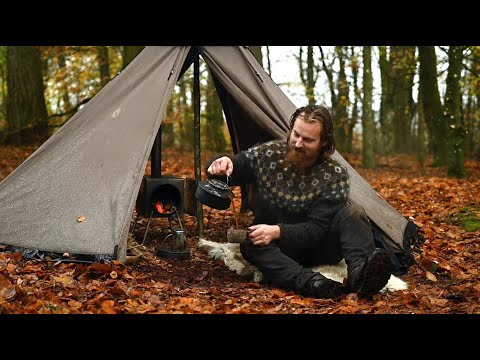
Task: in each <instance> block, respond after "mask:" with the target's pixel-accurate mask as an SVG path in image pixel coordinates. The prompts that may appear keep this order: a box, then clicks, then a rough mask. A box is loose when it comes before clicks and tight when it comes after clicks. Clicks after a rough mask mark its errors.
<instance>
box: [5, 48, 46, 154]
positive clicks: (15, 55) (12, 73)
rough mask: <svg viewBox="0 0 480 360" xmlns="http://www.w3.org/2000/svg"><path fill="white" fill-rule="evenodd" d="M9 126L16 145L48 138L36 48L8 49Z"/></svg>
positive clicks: (39, 58)
mask: <svg viewBox="0 0 480 360" xmlns="http://www.w3.org/2000/svg"><path fill="white" fill-rule="evenodd" d="M7 89H8V96H7V123H8V127H9V132H10V133H11V134H12V136H13V137H12V138H11V142H12V143H13V144H16V145H24V144H28V143H43V142H44V141H45V140H47V139H48V137H49V135H50V134H49V129H48V114H47V108H46V105H45V94H44V85H43V76H42V61H41V56H40V51H39V50H38V49H37V48H36V47H33V46H9V47H8V49H7Z"/></svg>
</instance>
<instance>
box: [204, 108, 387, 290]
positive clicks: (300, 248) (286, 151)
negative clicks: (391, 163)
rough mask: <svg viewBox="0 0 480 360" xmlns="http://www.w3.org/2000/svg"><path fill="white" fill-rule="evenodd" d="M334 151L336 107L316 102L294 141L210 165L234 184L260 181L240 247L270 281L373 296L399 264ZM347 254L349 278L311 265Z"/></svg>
mask: <svg viewBox="0 0 480 360" xmlns="http://www.w3.org/2000/svg"><path fill="white" fill-rule="evenodd" d="M334 151H335V138H334V131H333V122H332V118H331V116H330V113H329V111H328V109H327V108H326V107H324V106H317V105H308V106H305V107H301V108H299V109H297V110H296V111H295V112H294V114H293V115H292V117H291V119H290V132H289V134H288V137H287V141H285V140H274V141H269V142H266V143H263V144H258V145H255V146H253V147H251V148H249V149H247V150H245V151H242V152H240V153H238V154H237V155H236V156H234V157H230V156H222V157H219V158H216V159H212V160H210V161H209V162H208V163H207V173H208V174H209V176H213V177H216V178H218V179H220V180H223V181H226V176H228V177H229V181H228V183H229V185H241V184H248V183H254V184H255V189H256V194H255V197H254V198H255V203H254V206H253V213H254V215H255V217H254V220H253V224H252V225H251V226H250V227H249V230H250V233H249V235H248V236H247V238H246V239H245V240H244V241H243V242H242V243H241V245H240V250H241V253H242V256H243V257H244V258H245V260H247V261H248V262H250V263H251V264H253V265H255V266H256V267H257V268H258V269H259V270H260V271H261V272H262V273H263V275H264V279H265V280H266V281H267V282H269V283H271V284H272V285H273V286H277V287H280V288H283V289H286V290H293V291H295V292H296V293H299V294H301V295H304V296H311V297H315V298H336V297H338V296H341V295H343V294H346V293H349V292H354V293H357V294H359V295H360V296H363V297H371V296H372V295H374V294H376V293H378V292H379V291H380V290H381V289H382V288H383V287H384V286H385V285H386V283H387V282H388V279H389V278H390V275H391V273H392V271H393V264H392V262H391V260H390V257H389V255H388V252H387V251H386V250H383V249H379V248H376V247H375V241H374V238H373V232H372V228H371V226H370V222H369V219H368V217H367V215H366V214H365V210H364V209H363V207H361V206H359V205H355V204H349V203H348V194H349V191H350V186H349V176H348V172H347V169H346V168H345V167H344V166H343V165H341V164H339V163H338V162H337V161H335V160H333V159H332V158H331V155H332V154H333V153H334ZM342 258H344V259H345V261H346V263H347V271H348V279H347V281H346V283H345V284H342V283H339V282H336V281H333V280H330V279H328V278H326V277H324V276H323V275H321V274H319V273H316V272H313V271H312V270H311V269H310V268H309V266H313V265H319V264H337V263H338V262H339V261H340V260H342Z"/></svg>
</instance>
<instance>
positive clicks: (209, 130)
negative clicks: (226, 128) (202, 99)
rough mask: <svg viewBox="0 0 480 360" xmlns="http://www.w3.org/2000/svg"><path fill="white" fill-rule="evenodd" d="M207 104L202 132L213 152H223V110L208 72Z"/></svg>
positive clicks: (224, 145) (224, 141) (224, 142)
mask: <svg viewBox="0 0 480 360" xmlns="http://www.w3.org/2000/svg"><path fill="white" fill-rule="evenodd" d="M206 95H207V96H206V101H207V105H206V107H205V117H206V124H205V129H204V130H205V131H204V133H205V134H206V135H207V137H208V142H207V148H208V149H210V150H213V151H214V152H217V153H219V152H223V151H225V147H226V146H227V142H226V140H225V136H224V134H223V124H224V119H223V112H222V104H221V103H220V98H219V97H218V94H217V90H216V89H215V83H214V82H213V78H212V75H211V74H210V72H208V82H207V94H206Z"/></svg>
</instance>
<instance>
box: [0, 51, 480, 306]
mask: <svg viewBox="0 0 480 360" xmlns="http://www.w3.org/2000/svg"><path fill="white" fill-rule="evenodd" d="M250 49H251V50H252V52H253V53H254V55H255V56H256V57H257V59H258V60H259V61H260V62H261V63H262V65H263V66H264V68H265V69H266V70H267V72H268V73H269V74H270V75H271V76H272V78H274V79H275V76H276V75H275V74H272V69H273V68H274V67H273V66H272V60H271V58H270V52H271V50H272V47H268V46H251V47H250ZM141 50H142V47H135V46H45V47H43V46H0V144H1V145H0V181H1V180H2V179H3V178H5V177H6V176H8V174H9V173H10V172H11V171H13V170H14V169H15V168H16V167H17V166H18V165H19V164H20V163H21V162H22V161H23V160H25V159H26V157H28V156H29V154H31V153H32V152H33V151H34V150H35V149H36V148H37V147H38V146H39V145H40V144H42V143H43V142H44V141H45V140H46V139H48V138H49V136H51V135H52V134H53V133H54V132H55V131H57V130H58V129H59V128H60V127H61V126H62V125H63V124H64V123H65V122H66V121H68V119H69V118H70V117H71V116H72V115H74V114H75V112H76V111H78V110H79V109H80V107H81V106H83V105H85V104H86V103H88V101H89V100H90V99H91V98H92V97H93V96H94V95H95V94H96V93H97V92H98V91H99V90H100V89H101V88H102V87H103V86H104V85H105V84H106V83H107V82H108V81H109V80H110V79H112V78H113V77H114V76H115V75H116V74H118V73H119V72H120V71H121V70H122V68H124V67H125V66H126V65H127V64H128V63H129V62H130V61H131V60H132V59H133V58H134V57H135V56H136V55H137V54H138V53H139V51H141ZM294 61H295V62H296V68H297V71H298V79H299V81H298V83H297V84H281V85H282V89H285V88H288V87H289V86H296V87H297V88H301V89H303V91H304V96H305V99H306V102H308V103H322V104H325V105H327V106H328V107H329V108H330V109H331V111H332V114H333V116H334V119H335V131H336V140H337V148H338V150H339V152H340V153H341V154H342V155H343V156H344V157H345V158H346V159H347V161H349V162H350V163H351V164H352V166H354V167H355V168H356V169H357V171H359V173H360V174H361V175H362V176H364V177H365V178H366V179H367V180H368V181H369V182H370V183H371V184H372V186H373V187H374V188H375V190H376V191H377V192H379V194H380V195H381V196H382V197H383V198H385V199H386V200H387V201H389V202H390V203H391V204H392V205H393V206H394V207H395V208H396V209H397V210H398V211H399V212H401V213H402V214H403V215H404V216H405V217H407V218H410V219H411V220H413V221H415V223H416V224H417V225H418V226H419V230H420V231H421V233H422V234H423V235H424V236H425V239H426V241H425V243H424V244H423V246H422V251H423V255H424V256H428V257H429V258H430V259H435V260H437V261H439V263H440V265H439V269H438V270H437V272H436V273H435V274H433V273H430V272H428V271H425V269H424V268H422V267H421V266H417V265H414V266H412V268H411V269H410V271H409V273H408V274H406V275H405V280H406V281H407V282H408V283H409V285H410V288H409V290H408V291H404V292H398V293H394V294H379V295H377V296H376V297H375V298H374V300H373V301H366V300H363V299H358V298H356V297H355V296H353V297H352V296H351V295H352V294H350V295H349V296H348V297H346V298H342V299H338V300H315V299H307V298H303V297H301V296H298V295H295V294H292V293H285V292H283V291H280V290H278V289H273V288H269V287H262V286H260V285H258V284H255V283H252V282H251V281H250V279H242V278H240V277H238V276H237V275H236V274H233V273H231V272H229V271H228V270H226V269H225V267H224V266H223V264H219V263H218V262H215V261H213V260H211V259H208V258H206V257H205V256H204V255H203V254H201V253H199V252H198V251H197V250H196V241H197V240H198V236H197V235H196V219H195V218H194V217H188V216H187V218H186V221H185V223H186V228H187V233H188V234H189V236H188V241H189V243H190V245H191V247H192V249H193V252H192V255H193V256H192V259H191V260H189V261H186V262H175V261H172V260H164V259H158V258H156V257H155V256H154V249H155V245H156V240H155V239H154V238H150V239H149V240H148V242H147V244H146V246H145V247H142V249H143V250H142V253H141V256H140V259H139V260H138V262H136V263H134V264H120V263H114V264H93V265H78V264H64V263H46V264H45V263H38V262H32V261H30V260H27V259H23V258H22V257H21V256H20V255H19V254H18V253H16V254H8V253H0V312H3V313H159V312H160V313H426V312H428V313H478V312H480V308H479V306H478V305H477V303H478V301H479V300H480V283H479V277H480V276H479V273H478V270H477V269H478V263H479V251H480V249H479V245H480V241H479V238H480V205H479V202H478V199H479V198H480V194H479V193H478V192H479V190H478V189H479V188H480V186H479V185H480V181H479V178H480V176H479V175H480V174H479V165H478V164H479V160H480V141H479V136H480V131H479V130H480V129H479V127H480V117H479V115H480V109H479V105H480V82H479V72H480V47H477V46H445V47H442V46H436V47H434V46H418V47H415V46H379V47H373V46H335V47H320V46H301V47H296V52H295V55H294ZM200 76H201V99H202V103H201V147H202V156H203V157H204V158H203V160H202V163H204V162H205V159H206V158H207V157H208V156H209V155H210V154H212V153H214V152H215V153H216V152H230V151H231V147H230V138H229V135H228V129H227V127H226V125H225V122H224V119H223V114H222V108H221V105H220V101H219V99H218V96H217V95H216V91H215V87H214V85H213V81H212V80H211V77H210V74H209V73H208V71H207V69H206V67H205V65H204V64H203V63H201V72H200ZM375 76H379V78H374V77H375ZM321 79H324V80H323V81H321ZM374 84H379V85H378V86H376V87H374ZM192 90H193V70H192V69H189V70H188V71H187V72H186V73H185V75H184V76H183V78H182V79H180V80H179V82H178V83H177V85H176V87H175V90H174V94H173V96H172V98H171V100H170V103H169V105H168V110H167V114H166V117H165V119H164V120H163V122H162V136H163V139H162V143H163V144H164V146H163V148H164V149H165V150H164V157H165V164H164V166H165V168H164V169H163V168H162V170H164V171H165V173H166V174H172V175H190V176H191V177H193V163H194V162H193V135H194V134H193V133H194V132H193V111H192V98H193V97H192ZM325 94H327V95H328V96H326V95H325ZM287 95H288V93H287ZM375 99H379V106H378V107H375V106H373V102H374V100H375ZM173 154H175V156H173ZM170 155H172V156H170ZM148 171H149V168H148V167H147V169H146V172H147V173H148ZM239 191H240V189H235V193H236V195H237V196H236V198H235V200H234V201H235V203H236V204H237V207H236V209H239V208H240V207H241V204H240V198H241V196H240V194H239ZM242 210H243V211H242V213H241V214H240V215H239V221H240V223H243V224H248V221H249V219H250V217H251V214H250V213H249V212H246V211H245V209H243V208H242ZM205 211H206V212H205V223H206V228H205V231H206V234H207V235H208V238H209V239H210V240H218V241H224V234H225V230H226V228H227V226H229V225H231V222H232V221H233V220H232V219H233V215H234V214H233V213H232V211H231V210H228V211H226V212H224V213H219V212H218V211H217V212H215V211H211V210H209V209H206V210H205ZM139 225H140V226H138V227H137V232H138V234H140V233H141V231H142V230H144V227H145V221H144V219H141V220H140V221H139ZM153 226H154V230H157V232H161V231H162V228H163V227H165V224H162V223H161V219H157V220H156V221H155V222H154V225H153ZM138 234H136V235H138ZM134 235H135V234H134ZM140 238H141V237H140ZM0 242H1V239H0ZM416 256H417V257H418V256H419V255H418V254H417V255H416ZM419 260H420V259H419Z"/></svg>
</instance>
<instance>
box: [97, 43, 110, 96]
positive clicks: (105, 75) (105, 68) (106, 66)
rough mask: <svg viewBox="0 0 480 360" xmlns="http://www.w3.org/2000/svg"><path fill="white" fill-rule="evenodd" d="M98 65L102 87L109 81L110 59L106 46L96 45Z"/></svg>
mask: <svg viewBox="0 0 480 360" xmlns="http://www.w3.org/2000/svg"><path fill="white" fill-rule="evenodd" d="M97 51H98V57H97V61H98V67H99V70H100V85H101V87H104V86H105V85H107V83H108V82H109V81H110V60H109V57H108V47H106V46H97Z"/></svg>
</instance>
